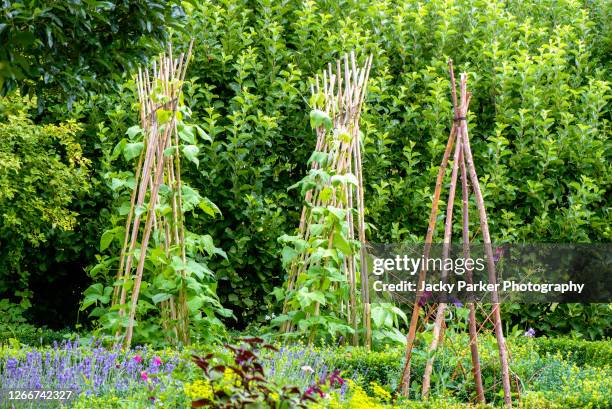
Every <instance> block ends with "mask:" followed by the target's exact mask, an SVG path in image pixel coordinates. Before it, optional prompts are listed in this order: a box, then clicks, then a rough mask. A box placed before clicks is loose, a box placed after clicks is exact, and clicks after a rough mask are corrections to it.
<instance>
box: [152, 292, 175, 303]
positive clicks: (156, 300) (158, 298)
mask: <svg viewBox="0 0 612 409" xmlns="http://www.w3.org/2000/svg"><path fill="white" fill-rule="evenodd" d="M170 297H172V294H168V293H158V294H155V295H154V296H153V297H151V300H152V301H153V304H159V303H160V302H162V301H166V300H168V299H170Z"/></svg>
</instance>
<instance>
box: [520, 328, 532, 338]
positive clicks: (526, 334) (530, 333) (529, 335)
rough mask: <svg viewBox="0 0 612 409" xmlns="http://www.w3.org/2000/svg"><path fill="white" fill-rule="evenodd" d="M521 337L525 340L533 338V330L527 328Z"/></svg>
mask: <svg viewBox="0 0 612 409" xmlns="http://www.w3.org/2000/svg"><path fill="white" fill-rule="evenodd" d="M523 336H525V337H527V338H533V337H534V336H535V330H534V329H533V328H529V329H528V330H527V331H525V333H524V334H523Z"/></svg>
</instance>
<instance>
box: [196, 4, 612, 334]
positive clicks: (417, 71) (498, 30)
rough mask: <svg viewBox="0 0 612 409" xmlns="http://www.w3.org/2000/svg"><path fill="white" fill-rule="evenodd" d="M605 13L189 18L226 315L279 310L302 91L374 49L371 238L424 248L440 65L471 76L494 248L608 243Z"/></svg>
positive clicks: (368, 122)
mask: <svg viewBox="0 0 612 409" xmlns="http://www.w3.org/2000/svg"><path fill="white" fill-rule="evenodd" d="M609 12H610V6H609V5H607V4H606V2H601V1H594V2H589V3H586V5H583V4H580V3H578V2H570V1H567V2H554V1H541V0H537V1H536V0H533V1H527V2H520V3H516V2H507V3H500V2H485V1H480V0H462V1H458V2H454V3H448V2H445V1H441V0H440V1H438V0H436V1H430V2H422V3H417V2H412V1H409V2H395V1H375V2H368V3H365V2H360V1H346V2H337V1H306V2H272V1H262V2H258V3H257V6H254V5H253V4H252V3H250V2H248V1H245V0H225V1H221V2H217V1H215V2H212V1H205V2H202V3H201V4H199V5H195V6H193V7H189V8H187V14H188V19H189V24H190V26H192V27H196V28H197V30H194V32H193V33H190V35H194V36H195V38H196V54H195V55H196V57H195V58H196V61H197V62H196V63H195V64H194V65H193V67H194V68H193V70H192V71H191V73H192V74H193V75H195V76H197V77H198V79H197V80H195V81H194V84H193V86H192V88H191V91H190V93H189V92H188V94H189V97H188V98H186V100H187V103H188V104H190V106H191V108H192V110H193V112H194V115H195V116H196V117H198V118H199V122H202V121H203V122H205V123H207V124H208V126H207V127H206V130H207V132H208V133H209V134H210V135H211V137H212V138H213V140H214V142H213V144H212V145H211V146H206V147H204V146H203V147H202V151H203V153H204V154H205V155H204V156H205V157H206V159H204V160H202V164H201V166H200V168H199V173H198V172H194V173H193V174H192V175H191V177H192V179H193V180H195V181H199V183H201V184H203V185H204V186H205V187H206V189H207V190H213V191H214V192H215V196H213V197H211V199H212V200H213V201H214V202H215V203H217V204H219V206H220V207H221V209H222V212H223V214H224V220H223V221H222V222H220V223H215V224H214V226H213V228H214V229H215V234H214V236H215V237H216V238H218V240H219V242H220V243H221V245H222V247H224V249H225V250H226V251H227V254H228V260H227V261H220V262H219V266H214V270H215V271H217V272H219V274H221V279H222V280H224V281H222V284H223V283H224V285H222V286H221V288H220V291H221V293H222V294H224V303H225V305H227V306H231V307H232V308H233V309H234V310H235V311H236V312H237V314H236V315H237V316H238V317H239V318H241V321H242V322H243V323H245V322H248V321H249V320H250V319H251V318H252V317H257V318H259V319H260V320H261V319H262V318H263V316H264V315H265V314H267V313H268V310H269V308H270V306H271V305H272V304H273V300H272V296H271V294H270V290H271V288H272V287H273V286H274V285H278V284H279V283H280V282H281V281H282V278H283V274H282V270H281V266H280V262H279V259H280V257H279V248H280V245H279V244H277V243H276V242H275V238H276V237H279V236H281V235H282V234H283V233H289V234H291V233H292V232H293V230H294V228H295V227H296V226H297V224H298V210H299V208H300V200H299V198H298V195H297V194H296V193H292V192H287V191H286V188H287V187H288V186H290V185H292V184H293V183H295V182H296V181H298V180H299V179H300V178H301V177H302V176H303V175H304V174H305V164H306V160H307V158H308V156H309V154H310V152H311V150H312V148H313V145H314V140H315V138H314V135H313V134H312V132H311V131H310V130H309V129H308V124H307V112H308V107H307V104H306V102H305V98H306V97H305V95H307V92H308V88H307V87H308V78H310V77H311V76H312V75H313V74H314V73H316V72H317V71H318V70H320V69H321V68H322V67H324V66H325V64H327V63H328V62H331V61H333V59H334V58H336V57H338V56H340V55H341V53H344V52H346V51H350V50H351V49H353V48H357V49H358V51H363V52H372V53H374V66H373V69H372V76H371V85H370V88H369V91H370V92H369V97H368V101H367V103H366V113H365V115H364V117H363V126H362V129H363V131H364V133H365V137H366V139H365V159H364V172H365V181H366V211H367V214H366V221H367V222H368V223H370V226H371V227H370V230H369V232H368V239H369V240H371V241H373V242H383V241H400V240H409V241H415V240H419V239H422V237H423V236H424V232H425V229H426V223H427V219H426V218H425V217H423V215H424V214H427V213H428V211H429V207H430V200H431V199H430V198H431V194H432V191H433V180H434V178H435V175H436V173H437V167H438V164H439V160H440V157H441V155H442V151H443V148H444V141H445V140H446V137H447V134H448V130H449V124H450V118H451V115H452V112H451V110H450V96H449V82H448V75H447V66H446V60H447V58H448V57H452V58H453V59H454V61H455V64H456V66H458V67H459V69H460V70H466V71H468V72H469V73H470V89H471V91H472V92H473V94H474V97H473V99H472V103H471V112H470V118H469V121H470V130H471V138H472V141H473V142H472V145H473V150H474V155H475V159H476V162H477V168H478V172H479V174H480V176H481V180H482V188H483V192H484V196H485V200H486V202H487V210H488V212H489V221H490V227H491V232H492V236H493V239H494V240H495V241H553V242H563V241H569V242H588V241H606V240H609V239H610V238H611V237H612V230H611V229H610V225H611V224H610V220H611V219H610V217H611V216H610V213H609V212H608V211H607V210H606V208H607V206H608V204H609V201H608V200H609V199H607V198H606V197H607V196H606V194H607V192H609V190H610V181H611V180H612V178H611V177H610V176H611V175H610V167H609V166H607V163H608V162H609V160H610V154H611V151H610V149H609V147H608V146H609V145H607V144H606V141H607V140H608V138H609V135H610V125H609V120H610V112H609V104H608V103H607V101H608V100H609V99H610V96H611V93H610V85H609V83H608V82H607V81H606V79H607V73H608V72H609V69H610V65H609V62H610V61H609V55H608V54H606V52H605V50H606V49H608V48H609V46H610V36H609V34H603V32H604V31H605V30H606V28H609V25H610V23H609V19H607V17H606V16H608V15H609ZM602 30H604V31H602ZM201 176H204V177H201ZM211 188H212V189H211ZM206 228H207V229H208V226H206ZM440 228H441V225H440ZM470 228H471V229H473V230H476V221H475V220H474V221H473V225H472V226H470ZM438 236H440V234H438ZM260 300H263V301H260Z"/></svg>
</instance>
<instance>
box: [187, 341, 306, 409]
mask: <svg viewBox="0 0 612 409" xmlns="http://www.w3.org/2000/svg"><path fill="white" fill-rule="evenodd" d="M241 341H242V342H241V343H240V344H239V345H237V346H234V345H228V344H226V345H225V347H226V348H227V349H229V350H230V351H231V352H232V354H233V361H234V362H233V364H231V365H223V364H217V362H216V361H215V359H214V354H207V355H204V356H201V357H200V356H196V355H194V356H193V362H195V364H196V365H197V366H199V367H200V368H201V369H202V371H203V373H204V377H205V379H206V380H207V381H208V382H207V383H208V384H209V385H210V387H211V392H212V393H211V394H209V396H208V397H207V398H203V399H198V400H194V401H193V402H192V403H191V407H193V408H201V407H205V408H219V409H242V408H251V407H253V408H254V407H257V408H274V409H291V408H306V403H307V402H316V401H317V398H316V395H315V394H314V393H313V391H314V390H311V388H312V387H311V388H309V389H308V390H306V391H304V392H301V391H300V389H299V388H298V387H297V386H289V385H283V386H281V385H278V384H276V383H275V382H273V381H272V380H269V379H267V378H266V374H265V372H264V368H263V366H262V364H261V363H260V358H259V356H258V353H259V351H260V350H262V349H269V350H272V351H276V348H275V347H274V346H272V345H269V344H265V343H264V340H263V339H261V338H244V339H242V340H241Z"/></svg>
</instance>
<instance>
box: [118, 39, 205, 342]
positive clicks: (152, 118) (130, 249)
mask: <svg viewBox="0 0 612 409" xmlns="http://www.w3.org/2000/svg"><path fill="white" fill-rule="evenodd" d="M192 47H193V42H192V43H191V44H190V45H189V50H188V52H187V54H185V53H181V54H180V55H179V57H178V58H176V59H175V58H174V57H173V55H172V47H171V46H169V48H168V52H167V54H166V55H161V56H160V57H159V59H158V60H155V61H154V62H153V64H152V68H151V71H150V72H149V71H148V70H142V69H139V71H138V76H137V78H136V88H137V92H138V100H139V103H140V123H141V128H142V130H143V132H142V133H143V143H144V148H143V150H142V153H141V155H140V158H139V161H138V164H137V167H136V171H135V181H134V186H135V187H134V191H133V192H132V196H131V200H130V211H129V213H128V217H127V220H126V232H125V237H124V243H123V247H122V250H121V254H120V264H119V270H118V273H117V286H116V288H115V290H114V291H113V305H117V306H119V316H120V318H123V319H125V316H126V309H127V307H129V310H128V316H127V324H126V333H125V339H124V343H125V344H126V345H128V346H129V345H130V343H131V340H132V336H133V327H134V325H135V315H136V305H137V303H138V296H139V291H140V283H141V281H142V275H143V269H144V260H145V257H146V253H147V248H148V243H149V239H150V238H151V236H152V235H153V236H154V237H158V238H159V239H160V240H159V241H160V242H162V243H163V246H164V247H165V250H166V253H167V254H169V249H170V247H172V246H178V247H179V248H180V256H181V258H182V260H183V261H185V240H184V226H183V218H182V210H181V209H182V196H181V180H180V156H179V152H178V149H174V153H173V154H172V155H165V154H164V152H165V151H166V150H167V149H168V148H170V147H171V146H172V143H173V142H174V143H176V142H177V140H178V135H177V128H176V117H177V111H178V108H179V99H180V94H181V87H182V84H183V82H184V79H185V74H186V69H187V62H188V60H189V58H190V56H191V50H192ZM154 94H155V95H154ZM160 99H161V100H160ZM159 110H164V111H166V112H170V114H169V115H170V118H169V119H167V122H165V123H163V124H160V123H159V122H158V118H157V113H158V111H159ZM173 137H174V138H173ZM173 139H174V140H173ZM161 184H165V185H167V186H169V187H171V188H172V190H173V191H174V192H177V193H176V194H175V195H173V196H172V198H171V203H170V204H171V214H170V215H169V216H166V215H160V214H157V212H156V211H155V209H156V206H157V205H159V204H160V202H159V200H160V199H159V196H158V193H159V188H160V186H161ZM147 199H148V200H147ZM136 209H144V211H139V212H136ZM143 215H144V227H142V228H141V222H142V219H143ZM139 238H140V239H141V241H140V246H139V254H138V257H137V258H138V261H137V265H136V272H135V274H134V277H133V272H132V271H133V268H134V266H133V260H134V256H135V254H136V249H137V247H138V243H139ZM181 274H183V275H184V274H185V273H184V271H183V272H181ZM132 277H133V278H132ZM132 279H133V286H132V289H131V294H128V286H127V285H126V283H127V282H128V281H131V280H132ZM128 296H129V298H130V303H129V306H126V299H127V298H128ZM160 304H161V309H162V328H165V329H167V328H169V327H170V326H173V332H174V333H175V334H176V336H177V337H178V338H179V339H178V340H180V341H182V342H189V331H188V311H187V307H186V305H185V296H184V291H183V289H179V295H178V300H176V299H175V297H171V298H170V299H169V300H166V301H164V302H162V303H160ZM169 322H173V323H172V325H170V323H169ZM121 332H122V326H121V325H120V326H119V328H118V330H117V335H121Z"/></svg>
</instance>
